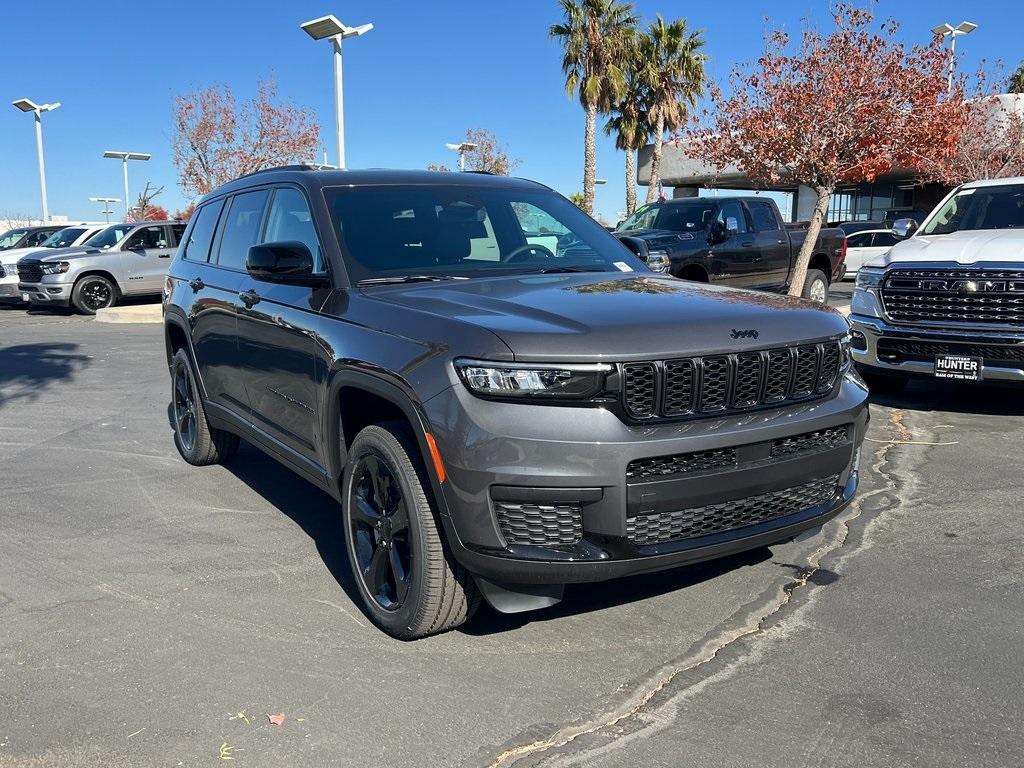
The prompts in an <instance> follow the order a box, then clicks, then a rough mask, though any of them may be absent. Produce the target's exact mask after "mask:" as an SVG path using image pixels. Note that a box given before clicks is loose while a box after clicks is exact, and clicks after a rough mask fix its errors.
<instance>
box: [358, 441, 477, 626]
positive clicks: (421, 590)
mask: <svg viewBox="0 0 1024 768" xmlns="http://www.w3.org/2000/svg"><path fill="white" fill-rule="evenodd" d="M428 484H429V483H428V480H427V477H426V470H425V469H424V467H423V463H422V461H420V455H419V451H418V450H417V448H416V446H415V443H414V442H413V440H412V437H411V436H410V435H409V431H408V429H407V428H406V427H405V425H404V424H401V423H397V422H389V423H385V424H380V425H373V426H369V427H366V428H365V429H363V430H362V431H361V432H360V433H359V434H358V435H356V439H355V440H353V441H352V447H351V449H350V451H349V456H348V462H347V465H346V467H345V484H344V496H343V498H344V500H345V504H344V507H343V510H342V516H343V520H344V526H345V543H346V548H347V550H348V557H349V562H350V563H351V566H352V575H353V577H354V580H355V583H356V587H357V589H358V590H359V594H360V597H361V598H362V601H363V607H364V609H365V611H366V614H367V615H368V616H369V617H370V619H371V620H372V621H373V622H374V623H375V624H376V625H377V626H379V627H380V628H381V629H383V630H384V631H385V632H387V633H388V634H389V635H391V636H393V637H397V638H399V639H401V640H413V639H416V638H420V637H425V636H426V635H432V634H436V633H438V632H446V631H447V630H449V629H453V628H455V627H457V626H459V625H460V624H462V623H464V622H465V621H467V620H468V619H469V618H470V617H471V616H472V615H473V613H474V612H475V611H476V609H477V606H478V605H479V603H480V594H479V591H478V590H477V586H476V583H475V582H474V581H473V577H472V576H471V575H470V574H469V573H468V572H467V571H466V570H465V569H464V568H463V567H462V566H461V565H459V564H458V563H457V562H456V561H455V559H454V558H453V557H452V556H451V553H450V552H449V551H448V548H447V547H446V546H445V544H444V541H443V540H442V537H441V532H440V531H439V529H438V523H437V516H436V514H435V512H434V508H433V505H432V504H431V501H430V496H429V494H428V492H427V490H426V489H427V487H428Z"/></svg>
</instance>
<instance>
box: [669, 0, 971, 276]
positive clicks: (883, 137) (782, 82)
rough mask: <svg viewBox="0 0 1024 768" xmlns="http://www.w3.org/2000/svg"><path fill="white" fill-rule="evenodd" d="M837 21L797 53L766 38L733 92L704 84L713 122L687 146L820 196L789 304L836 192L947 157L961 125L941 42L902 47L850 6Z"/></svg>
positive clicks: (781, 35)
mask: <svg viewBox="0 0 1024 768" xmlns="http://www.w3.org/2000/svg"><path fill="white" fill-rule="evenodd" d="M833 21H834V23H835V29H834V31H832V32H831V33H830V34H828V35H826V34H823V33H822V32H820V31H818V30H815V29H811V28H808V29H805V30H804V32H803V34H802V35H801V38H800V43H799V45H795V46H794V45H793V44H792V41H791V39H790V37H789V35H788V34H786V33H785V32H782V31H775V32H772V33H771V34H769V35H768V37H767V39H766V41H765V50H764V53H763V54H762V56H761V58H760V59H758V61H757V64H756V65H755V66H752V67H737V68H736V69H734V70H733V72H732V74H731V77H730V85H731V93H730V94H729V95H728V96H726V95H725V94H724V92H723V90H722V89H721V88H720V87H717V86H713V87H712V88H711V100H712V104H713V109H712V110H711V111H709V112H708V113H707V119H708V122H707V124H706V125H705V126H704V127H702V128H697V129H694V130H693V131H692V133H691V136H690V141H689V143H688V146H689V149H688V152H689V154H690V155H691V156H693V157H695V158H697V159H700V160H702V161H704V162H706V163H708V164H710V165H711V166H713V167H715V168H724V167H726V166H727V165H729V164H735V165H736V166H737V167H739V169H740V170H741V171H742V172H743V173H745V174H746V175H747V176H748V177H749V178H750V179H751V180H752V181H753V182H754V183H755V184H758V185H769V184H777V183H779V182H788V183H797V184H805V185H807V186H809V187H811V188H812V189H813V190H814V191H815V192H816V193H817V195H818V200H817V203H816V204H815V206H814V213H813V215H812V216H811V221H810V225H809V226H808V229H807V236H806V238H805V239H804V243H803V245H802V246H801V248H800V253H799V255H798V257H797V259H796V264H795V265H794V268H793V274H792V279H791V281H790V286H789V293H790V295H791V296H800V295H801V294H802V291H803V287H804V281H805V279H806V277H807V268H808V264H809V262H810V257H811V251H812V249H813V247H814V244H815V242H816V241H817V239H818V233H819V231H820V230H821V226H822V223H823V222H824V220H825V215H826V212H827V211H828V205H829V201H830V199H831V197H832V193H833V192H834V191H835V189H836V187H837V186H838V185H840V184H850V183H857V182H872V181H874V180H875V179H876V178H877V177H878V176H879V175H881V174H883V173H886V172H888V171H890V170H892V169H893V168H908V169H915V170H916V169H920V168H922V167H923V166H925V165H926V164H927V163H929V162H934V161H936V159H939V158H944V157H949V156H951V155H952V154H953V152H954V151H955V149H956V145H957V142H958V140H959V137H960V134H961V130H962V128H963V122H964V119H963V112H964V111H963V92H962V90H961V89H959V88H956V89H954V90H953V91H952V93H949V94H947V92H946V90H947V83H946V67H947V66H948V64H949V56H948V53H947V52H945V51H944V50H943V47H942V42H941V39H939V38H935V39H933V40H932V41H931V42H930V43H928V44H927V45H915V46H913V47H910V48H907V47H906V46H904V45H903V44H902V43H899V42H896V41H895V40H894V34H895V32H896V30H897V29H898V24H897V23H896V22H895V21H892V20H888V21H885V22H883V23H881V24H880V25H878V26H876V25H875V18H874V15H873V14H872V13H871V12H870V11H869V10H866V9H863V8H855V7H853V6H850V5H846V4H839V5H837V6H836V7H835V10H834V13H833Z"/></svg>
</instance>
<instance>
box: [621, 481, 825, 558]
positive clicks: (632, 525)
mask: <svg viewBox="0 0 1024 768" xmlns="http://www.w3.org/2000/svg"><path fill="white" fill-rule="evenodd" d="M838 489H839V475H832V476H831V477H827V478H824V479H822V480H813V481H812V482H809V483H805V484H804V485H798V486H794V487H792V488H785V489H783V490H781V491H772V492H770V493H762V494H759V495H757V496H748V497H747V498H745V499H737V500H735V501H727V502H724V503H721V504H709V505H707V506H704V507H692V508H690V509H681V510H678V511H676V512H659V513H654V514H649V515H638V516H636V517H630V518H628V519H627V520H626V536H627V537H628V538H629V539H630V540H631V541H632V542H633V543H634V544H639V545H644V544H663V543H665V542H669V541H678V540H681V539H692V538H696V537H698V536H707V535H709V534H713V533H722V532H724V531H732V530H736V529H738V528H745V527H746V526H749V525H756V524H758V523H764V522H768V521H770V520H777V519H779V518H782V517H786V516H787V515H792V514H795V513H797V512H802V511H804V510H806V509H810V508H811V507H816V506H818V505H819V504H823V503H825V502H826V501H829V500H830V499H832V498H834V497H835V495H836V493H837V491H838Z"/></svg>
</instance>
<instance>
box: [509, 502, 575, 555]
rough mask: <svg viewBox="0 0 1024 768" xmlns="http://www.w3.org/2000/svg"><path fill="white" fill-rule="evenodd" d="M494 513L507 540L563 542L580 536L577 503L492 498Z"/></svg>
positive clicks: (557, 543) (542, 544) (512, 542)
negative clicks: (527, 501)
mask: <svg viewBox="0 0 1024 768" xmlns="http://www.w3.org/2000/svg"><path fill="white" fill-rule="evenodd" d="M494 513H495V517H496V518H497V520H498V528H499V529H500V530H501V535H502V536H503V537H504V538H505V542H506V543H507V544H530V545H534V546H549V547H550V546H560V545H561V546H564V545H568V544H576V543H577V542H579V540H580V539H582V538H583V516H582V514H581V512H580V507H579V505H578V504H514V503H508V502H499V501H496V502H494Z"/></svg>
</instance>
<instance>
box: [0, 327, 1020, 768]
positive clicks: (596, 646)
mask: <svg viewBox="0 0 1024 768" xmlns="http://www.w3.org/2000/svg"><path fill="white" fill-rule="evenodd" d="M168 392H169V380H168V377H167V371H166V366H165V361H164V355H163V345H162V338H161V329H160V327H159V326H158V325H107V324H101V323H96V322H94V321H92V320H89V319H85V318H81V317H78V316H75V315H71V314H56V315H53V314H48V313H39V312H33V313H29V312H26V311H25V310H22V309H0V509H2V510H3V514H2V517H0V520H2V522H3V525H2V526H0V766H23V765H32V766H67V765H75V766H178V765H181V766H209V765H214V764H217V765H237V766H280V765H288V766H306V765H309V766H326V765H330V766H376V765H383V766H447V765H452V766H490V765H517V766H519V765H587V766H591V765H593V766H605V765H608V766H611V765H628V766H632V765H637V766H689V765H693V766H698V765H699V766H715V765H723V766H725V765H728V766H746V765H751V766H753V765H757V766H793V765H813V766H825V765H827V766H875V765H878V766H896V765H899V766H903V765H921V766H925V765H927V766H944V765H949V766H953V765H957V766H962V765H981V764H985V765H1020V764H1024V746H1022V743H1021V738H1020V723H1021V722H1024V694H1022V693H1021V687H1022V686H1021V683H1022V676H1024V674H1022V671H1021V670H1022V668H1024V642H1022V639H1024V636H1022V627H1024V607H1022V600H1021V597H1020V596H1021V594H1022V589H1021V587H1022V576H1024V559H1022V555H1021V552H1022V551H1024V546H1022V544H1024V542H1022V531H1024V525H1022V522H1021V518H1020V516H1019V514H1017V513H1018V507H1019V502H1018V501H1017V500H1018V499H1019V497H1020V492H1021V485H1022V482H1024V481H1022V480H1021V479H1020V478H1021V473H1020V472H1019V470H1018V468H1017V461H1018V457H1019V453H1020V450H1019V446H1020V444H1021V440H1020V438H1021V435H1022V427H1024V419H1022V416H1024V405H1021V403H1022V401H1021V399H1020V396H1019V391H1015V390H1010V389H995V388H990V387H984V386H982V387H975V388H972V387H967V386H960V387H956V386H949V385H945V386H939V385H938V384H937V383H931V382H925V383H923V384H915V385H913V386H912V387H911V388H910V389H909V390H908V392H907V395H906V396H905V397H901V398H900V399H899V400H890V401H886V402H884V403H879V404H878V405H877V406H876V407H874V408H873V421H872V425H871V429H870V438H871V441H872V442H870V443H869V445H868V448H869V455H870V459H869V460H865V462H864V463H865V465H866V466H865V468H864V470H865V478H864V481H863V486H862V493H861V495H860V497H859V499H858V501H857V502H856V503H855V504H854V505H852V506H851V508H850V509H849V510H848V511H847V512H846V513H844V515H843V516H842V517H840V518H839V519H837V520H836V521H833V522H832V523H830V524H829V525H827V526H826V527H825V528H824V529H823V530H822V531H821V532H820V533H817V534H815V535H813V536H809V537H807V538H804V539H802V540H800V541H796V542H790V543H787V544H784V545H780V546H776V547H773V548H771V549H770V550H769V549H763V550H758V551H755V552H752V553H749V554H747V555H744V556H741V557H735V558H730V559H727V560H723V561H720V562H716V563H712V564H706V565H702V566H696V567H691V568H685V569H681V570H678V571H674V572H671V573H667V574H656V575H651V576H643V577H636V578H631V579H625V580H621V581H617V582H612V583H608V584H603V585H589V586H577V587H573V588H571V589H569V590H568V591H567V595H566V599H565V601H563V603H561V604H560V605H559V606H556V607H555V608H553V609H549V610H547V611H543V612H539V613H534V614H522V615H519V616H511V617H510V616H501V615H497V614H495V613H493V612H491V611H490V610H489V609H486V608H485V609H482V610H481V611H480V613H479V614H478V615H477V617H476V618H475V619H474V620H473V621H472V622H471V623H470V624H468V625H467V626H466V627H464V628H462V629H460V630H458V631H455V632H450V633H448V634H445V635H442V636H439V637H433V638H428V639H426V640H422V641H418V642H415V643H402V642H399V641H396V640H392V639H390V638H388V637H386V636H384V635H383V634H382V633H380V632H379V631H378V630H377V629H375V628H374V627H373V626H372V625H371V624H370V623H369V622H368V621H367V619H366V618H365V617H364V616H363V614H362V613H361V612H360V610H359V608H358V607H357V604H356V602H355V601H354V597H355V593H354V589H353V585H352V583H351V580H350V577H349V575H348V570H347V569H348V565H347V562H346V560H345V554H344V549H343V546H342V540H341V535H342V533H341V529H340V525H339V515H338V509H337V506H336V505H335V503H334V502H333V501H332V500H330V499H329V498H328V497H326V496H325V495H324V494H322V493H320V492H319V491H317V490H316V489H314V488H313V487H312V486H310V485H308V484H306V483H305V482H304V481H302V480H300V479H299V478H298V477H297V476H295V475H293V474H291V473H290V472H289V471H288V470H286V469H284V468H283V467H280V466H279V465H277V464H276V463H275V462H273V461H272V460H270V459H268V458H266V457H264V456H263V455H262V454H261V453H259V452H257V451H255V450H254V449H252V448H248V447H244V448H243V450H242V452H241V453H240V454H239V456H238V458H237V459H236V460H235V461H233V462H232V463H231V464H230V465H229V466H227V467H209V468H204V469H195V468H192V467H188V466H187V465H185V464H184V463H183V462H182V461H181V459H180V458H179V457H178V455H177V453H176V452H175V450H174V447H173V444H172V441H171V431H170V426H169V424H168V419H167V403H168ZM278 714H283V715H285V719H284V721H283V723H282V724H280V725H275V724H272V723H271V722H270V719H269V717H268V716H269V715H278ZM229 759H230V762H229Z"/></svg>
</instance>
